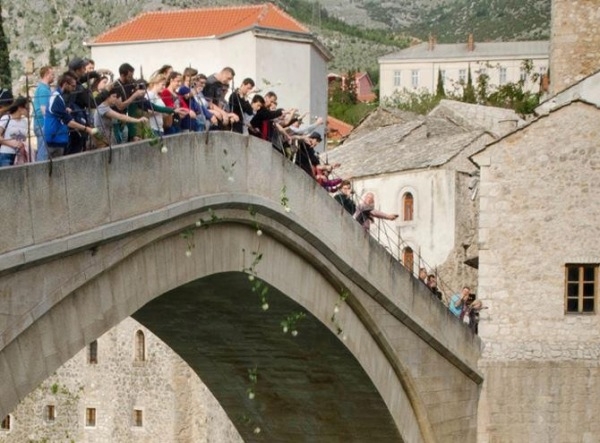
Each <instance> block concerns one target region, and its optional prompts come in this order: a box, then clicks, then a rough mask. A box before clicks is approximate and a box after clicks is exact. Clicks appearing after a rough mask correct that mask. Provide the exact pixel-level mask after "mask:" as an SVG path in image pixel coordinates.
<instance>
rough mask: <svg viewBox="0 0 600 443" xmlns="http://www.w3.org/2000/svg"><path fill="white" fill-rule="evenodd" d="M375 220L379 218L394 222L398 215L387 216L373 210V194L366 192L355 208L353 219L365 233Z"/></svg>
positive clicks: (384, 213)
mask: <svg viewBox="0 0 600 443" xmlns="http://www.w3.org/2000/svg"><path fill="white" fill-rule="evenodd" d="M375 218H381V219H384V220H396V219H397V218H398V214H388V213H386V212H381V211H378V210H376V209H375V194H373V193H372V192H367V193H366V194H365V195H364V196H363V198H362V200H361V201H360V203H359V204H358V205H357V207H356V212H355V213H354V219H355V220H356V221H357V222H359V223H360V224H361V225H362V227H363V228H364V229H365V231H369V229H370V228H371V223H372V222H373V221H375Z"/></svg>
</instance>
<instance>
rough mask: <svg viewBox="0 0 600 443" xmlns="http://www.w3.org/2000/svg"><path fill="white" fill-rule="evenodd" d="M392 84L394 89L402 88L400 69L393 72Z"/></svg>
mask: <svg viewBox="0 0 600 443" xmlns="http://www.w3.org/2000/svg"><path fill="white" fill-rule="evenodd" d="M393 83H394V86H395V87H400V86H402V71H401V70H400V69H395V70H394V76H393Z"/></svg>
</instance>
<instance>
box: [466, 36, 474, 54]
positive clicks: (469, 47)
mask: <svg viewBox="0 0 600 443" xmlns="http://www.w3.org/2000/svg"><path fill="white" fill-rule="evenodd" d="M474 50H475V39H474V38H473V33H470V34H469V37H468V38H467V51H469V52H473V51H474Z"/></svg>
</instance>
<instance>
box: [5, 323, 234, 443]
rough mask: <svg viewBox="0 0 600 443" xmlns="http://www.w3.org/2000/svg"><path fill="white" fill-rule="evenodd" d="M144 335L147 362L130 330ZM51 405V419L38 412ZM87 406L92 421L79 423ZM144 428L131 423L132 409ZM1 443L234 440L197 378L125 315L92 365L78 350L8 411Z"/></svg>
mask: <svg viewBox="0 0 600 443" xmlns="http://www.w3.org/2000/svg"><path fill="white" fill-rule="evenodd" d="M138 329H139V330H142V331H143V332H144V335H145V338H146V356H147V358H146V361H144V362H135V361H134V343H135V333H136V331H137V330H138ZM46 405H54V406H55V408H56V419H55V420H53V421H48V420H47V419H46V417H45V408H46ZM86 408H96V426H95V427H86V426H85V417H86ZM134 409H141V410H142V411H143V425H142V426H141V427H137V426H134V425H133V410H134ZM11 415H12V418H13V422H12V429H11V430H10V431H9V432H5V431H0V442H2V443H13V442H14V443H23V442H31V443H33V442H49V441H51V442H71V441H75V442H83V441H85V442H90V443H92V442H98V443H105V442H161V443H168V442H172V443H197V442H239V441H242V440H241V438H240V436H239V434H238V432H237V430H236V429H235V428H234V427H233V425H232V423H231V421H230V420H229V418H228V417H227V415H226V414H225V412H224V411H223V409H222V408H221V406H220V405H219V403H218V402H217V400H216V399H215V398H214V397H213V395H212V394H211V393H210V391H209V390H208V388H207V387H206V386H205V385H204V384H203V383H202V381H201V380H200V379H199V378H198V376H197V375H196V374H195V373H194V372H193V371H192V370H191V369H190V368H189V366H188V365H187V364H186V363H185V362H184V361H183V360H181V359H180V358H179V357H178V356H177V355H176V354H175V353H173V351H171V350H170V349H169V348H168V347H167V346H166V345H165V344H164V343H163V342H162V341H161V340H160V339H158V338H157V337H156V336H154V335H153V334H152V333H151V332H150V331H148V330H147V329H146V328H144V327H142V326H141V325H140V324H139V323H138V322H136V321H135V320H133V319H132V318H127V319H126V320H124V321H123V322H121V324H119V325H118V326H116V327H115V328H113V329H111V330H110V331H109V332H107V333H106V334H104V335H103V336H102V337H100V338H99V339H98V363H97V364H89V363H88V349H87V348H86V349H84V350H82V351H81V352H79V353H78V354H77V355H75V357H73V358H72V359H71V360H69V361H68V362H67V363H66V364H65V365H63V366H62V367H61V368H60V369H59V370H58V371H57V372H56V374H55V375H53V376H52V377H50V378H49V379H47V380H46V381H45V382H44V383H42V385H41V386H40V387H39V388H38V389H36V390H35V391H34V392H32V393H31V394H30V395H29V396H27V397H26V398H25V399H24V400H23V401H22V402H21V403H20V404H19V406H18V407H17V408H16V410H15V411H14V412H13V413H12V414H11Z"/></svg>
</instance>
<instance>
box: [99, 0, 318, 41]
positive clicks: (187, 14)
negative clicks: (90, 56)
mask: <svg viewBox="0 0 600 443" xmlns="http://www.w3.org/2000/svg"><path fill="white" fill-rule="evenodd" d="M253 27H262V28H270V29H276V30H281V31H291V32H301V33H310V31H309V30H308V29H307V28H306V27H304V26H303V25H302V24H301V23H300V22H298V21H296V20H295V19H294V18H293V17H291V16H290V15H288V14H287V13H285V12H284V11H282V10H281V9H279V8H278V7H276V6H274V5H272V4H270V3H269V4H264V5H248V6H230V7H221V8H203V9H182V10H174V11H152V12H145V13H143V14H140V15H138V16H137V17H134V18H133V19H131V20H129V21H127V22H125V23H122V24H120V25H118V26H116V27H114V28H112V29H109V30H108V31H106V32H104V33H102V34H100V35H99V36H98V37H96V38H95V39H93V40H92V41H91V42H90V44H91V45H94V44H106V43H123V42H136V41H153V40H179V39H190V38H202V37H212V36H221V35H225V34H231V33H235V32H240V31H243V30H246V29H250V28H253Z"/></svg>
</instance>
